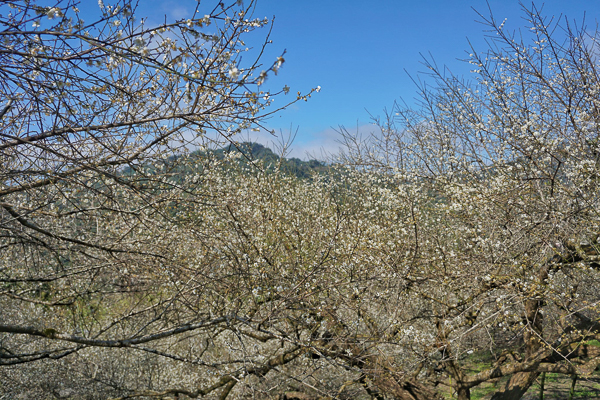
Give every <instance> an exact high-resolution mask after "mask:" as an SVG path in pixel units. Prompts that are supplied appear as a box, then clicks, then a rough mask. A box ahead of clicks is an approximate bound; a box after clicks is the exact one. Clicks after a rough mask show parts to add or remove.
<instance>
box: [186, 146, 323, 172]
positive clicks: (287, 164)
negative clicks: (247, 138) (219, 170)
mask: <svg viewBox="0 0 600 400" xmlns="http://www.w3.org/2000/svg"><path fill="white" fill-rule="evenodd" d="M230 152H235V153H242V154H243V156H241V157H239V160H240V162H241V163H248V162H250V161H255V160H260V161H262V162H263V165H264V167H265V169H266V170H271V171H272V170H273V169H274V168H276V167H277V166H279V168H280V169H281V170H282V171H284V172H287V173H290V174H293V175H296V176H297V177H299V178H308V177H310V175H311V174H312V173H314V172H317V173H321V172H324V171H325V170H326V169H327V165H326V164H325V163H323V162H321V161H317V160H309V161H302V160H300V159H299V158H295V157H294V158H285V157H280V156H278V155H277V154H276V153H274V152H273V151H272V150H271V149H269V148H268V147H265V146H263V145H262V144H259V143H254V142H243V143H239V144H238V145H237V146H234V145H229V146H226V147H223V148H221V149H218V150H213V151H212V154H214V155H215V156H216V157H218V158H223V157H224V156H225V155H226V154H227V153H230ZM192 154H193V155H201V154H202V152H200V151H196V152H194V153H192Z"/></svg>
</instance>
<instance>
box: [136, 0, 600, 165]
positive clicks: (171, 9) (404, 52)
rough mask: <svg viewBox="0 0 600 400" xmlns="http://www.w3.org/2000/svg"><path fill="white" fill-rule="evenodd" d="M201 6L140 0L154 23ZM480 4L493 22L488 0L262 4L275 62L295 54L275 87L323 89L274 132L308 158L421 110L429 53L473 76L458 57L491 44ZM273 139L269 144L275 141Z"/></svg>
mask: <svg viewBox="0 0 600 400" xmlns="http://www.w3.org/2000/svg"><path fill="white" fill-rule="evenodd" d="M203 2H204V3H206V4H207V6H208V5H209V4H210V6H212V4H213V2H211V1H209V0H203ZM201 4H202V3H201ZM527 4H530V3H527ZM542 4H543V14H545V15H547V16H556V17H558V16H559V15H560V14H562V15H563V17H564V16H565V15H566V16H567V17H568V18H569V19H570V20H577V21H578V22H581V20H582V18H583V16H584V12H585V13H586V21H587V25H588V27H589V28H595V24H596V21H597V20H600V1H595V0H594V1H592V0H586V1H584V0H570V1H562V0H561V1H559V0H552V1H545V2H544V3H541V2H537V3H536V5H537V6H538V7H541V6H542ZM194 5H195V2H194V1H189V2H186V1H183V0H163V1H157V0H154V1H150V0H140V6H141V7H140V11H141V12H142V13H151V15H148V16H149V17H151V18H150V19H155V18H158V20H160V19H161V18H164V15H166V16H167V18H183V17H188V16H189V15H191V13H188V12H187V10H192V7H193V6H194ZM489 6H490V8H491V10H492V12H493V14H494V17H495V18H496V19H498V20H503V19H504V18H507V22H506V27H507V28H508V29H518V28H522V27H524V26H525V21H524V20H523V15H524V14H523V13H522V11H521V6H520V5H519V2H518V1H517V0H490V1H489ZM472 7H473V8H475V9H477V10H478V11H480V12H481V13H483V14H484V15H489V11H488V5H487V3H486V1H485V0H470V1H463V0H453V1H449V0H420V1H405V0H344V1H342V0H258V6H257V8H256V12H255V16H256V17H261V18H262V17H265V16H266V17H269V18H271V17H273V16H275V25H274V28H273V33H272V37H271V39H272V40H273V44H272V45H271V46H270V48H269V51H268V52H267V53H266V55H265V59H264V60H265V64H270V63H271V62H272V61H273V60H274V59H275V58H276V57H277V56H278V55H280V54H281V53H282V52H283V50H284V49H285V50H287V53H286V57H285V58H286V63H285V64H284V66H283V68H282V69H281V71H280V73H279V75H278V76H277V77H275V76H272V77H270V78H269V81H268V86H270V87H271V88H273V89H280V88H282V87H283V86H284V85H288V86H290V88H291V89H292V92H293V93H294V92H296V91H298V90H301V91H303V92H306V91H309V90H310V89H311V88H314V87H316V86H321V88H322V90H321V92H320V93H317V94H315V95H314V96H313V97H312V98H311V99H310V100H309V101H308V102H306V103H305V102H302V103H297V104H296V105H294V106H292V107H290V108H289V109H288V110H285V111H283V112H282V113H280V114H278V115H277V116H275V117H273V118H271V119H270V120H269V121H267V125H268V126H269V127H270V128H272V129H275V130H276V131H277V132H279V131H282V132H283V133H284V134H285V133H286V132H289V130H290V127H292V129H293V130H294V131H295V130H296V129H297V131H298V134H297V136H296V139H295V142H294V144H293V151H292V155H294V156H299V157H301V158H306V157H305V153H306V152H307V151H309V152H312V153H318V150H319V149H320V148H321V147H323V148H325V149H328V150H333V151H335V149H336V148H337V145H336V143H335V140H336V139H337V137H338V136H337V134H336V133H335V129H337V128H338V127H339V126H341V125H343V126H345V127H347V128H349V129H354V130H356V129H357V127H358V129H359V130H361V131H365V130H369V129H372V128H371V127H370V126H369V122H370V116H369V113H370V114H372V115H374V116H377V115H382V114H383V110H384V109H385V108H388V109H389V108H390V107H391V106H392V105H393V103H394V101H400V100H401V99H403V100H404V101H405V102H406V103H408V104H412V103H414V98H415V95H416V87H415V85H414V83H413V82H412V81H411V78H410V77H409V75H408V74H410V75H412V76H413V77H417V76H418V73H419V72H420V71H423V70H424V68H423V65H422V64H421V62H422V55H426V56H427V57H429V56H430V55H431V56H432V57H433V58H434V59H435V60H436V62H437V63H438V64H439V65H444V64H445V65H447V66H448V67H449V69H450V70H451V71H452V72H453V73H455V74H458V75H464V76H468V74H469V65H468V64H467V63H464V62H461V61H459V60H458V59H464V58H466V57H467V56H468V52H467V51H466V50H467V49H468V47H469V45H468V41H467V38H469V40H470V41H471V43H472V44H473V45H474V47H475V48H476V49H478V50H485V49H486V47H487V46H486V44H485V33H484V32H483V30H484V29H485V26H483V25H482V24H480V23H478V22H476V20H479V19H480V18H479V17H478V16H477V14H476V13H475V12H474V11H473V10H472ZM140 16H141V15H140ZM280 102H281V101H280ZM281 103H282V102H281ZM265 138H266V136H262V137H260V138H259V139H260V140H262V141H268V140H270V138H268V140H267V139H265Z"/></svg>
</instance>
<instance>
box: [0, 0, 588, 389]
mask: <svg viewBox="0 0 600 400" xmlns="http://www.w3.org/2000/svg"><path fill="white" fill-rule="evenodd" d="M99 6H100V9H99V10H100V16H99V17H98V20H97V21H95V22H93V23H87V22H85V21H83V20H82V18H83V17H82V16H81V15H80V14H82V11H79V10H77V7H76V4H75V3H73V2H59V3H58V4H57V5H53V6H48V7H43V6H38V5H36V3H35V2H33V1H25V0H22V1H11V2H4V3H2V6H1V7H2V8H0V11H1V12H0V14H1V15H2V17H0V22H1V23H2V31H1V32H0V36H1V38H0V43H1V44H0V61H1V62H0V74H1V76H2V80H1V82H0V88H1V89H0V103H1V104H2V108H1V109H0V124H1V129H0V139H1V141H0V163H1V167H0V174H1V176H2V180H1V181H0V249H1V252H2V257H0V316H1V318H0V368H1V369H0V371H2V374H0V385H1V386H0V391H3V392H7V393H21V394H22V395H26V396H29V397H48V396H51V395H52V396H55V397H86V396H87V397H89V398H106V397H110V396H113V397H120V398H134V397H141V398H173V397H179V398H186V397H187V398H199V397H209V398H221V399H224V398H227V397H237V398H242V397H253V398H266V397H268V396H277V395H282V396H285V397H287V398H293V397H294V396H296V398H298V397H300V398H302V396H304V398H306V397H307V396H313V397H315V398H316V397H329V398H361V397H362V398H372V399H373V398H375V399H385V398H396V399H410V400H421V399H436V398H443V396H444V395H445V394H452V393H455V394H456V396H457V397H458V398H459V399H461V400H463V399H469V398H470V396H471V393H472V392H473V391H474V390H475V389H477V388H478V387H480V386H481V385H485V384H488V383H490V382H493V383H497V382H498V380H500V379H502V381H501V383H500V384H497V385H496V386H495V387H492V389H491V390H492V391H493V393H492V394H491V395H490V396H492V398H493V399H495V400H499V399H519V398H521V397H522V396H523V394H524V393H525V392H526V391H527V390H528V389H530V387H531V385H532V383H533V382H534V381H535V380H536V379H537V378H538V377H539V376H540V374H542V373H545V372H555V373H560V374H566V375H572V376H578V377H580V378H585V377H588V376H589V375H590V374H592V372H593V371H594V370H595V369H596V367H597V366H598V365H599V364H600V350H599V349H600V348H599V347H597V346H596V344H597V342H596V341H597V340H600V322H599V316H600V315H599V312H598V311H599V310H598V295H597V290H596V288H597V285H598V284H599V282H598V279H599V278H600V276H599V273H600V271H599V268H600V255H599V253H598V251H597V250H598V236H599V235H600V219H599V218H598V212H597V210H598V209H599V204H598V201H599V195H598V193H599V190H598V189H600V188H599V187H598V185H599V178H598V176H599V164H598V154H599V153H600V149H599V139H598V131H599V130H598V124H599V123H600V115H599V113H598V108H597V107H598V106H597V102H598V93H599V91H600V80H599V78H598V76H599V72H598V65H597V60H598V54H597V43H596V33H590V32H588V31H587V30H585V29H584V28H580V29H571V28H570V25H569V24H566V23H564V24H563V23H562V21H558V20H557V21H548V20H545V19H544V18H543V17H542V16H541V15H540V14H539V13H538V12H537V10H536V9H535V8H533V9H531V10H526V15H527V17H528V18H529V23H530V28H531V30H530V31H528V33H527V34H524V35H523V36H516V35H513V34H510V33H507V32H506V31H505V29H504V25H503V24H502V23H500V24H499V23H497V22H496V21H495V20H494V19H493V18H490V19H488V20H487V22H488V24H489V26H490V28H492V32H493V34H494V36H493V40H492V41H491V42H490V44H491V47H490V49H489V50H488V51H487V52H486V53H478V52H476V51H475V50H473V51H472V55H471V57H470V63H471V64H472V65H473V67H474V71H473V74H474V76H475V77H476V78H475V80H474V81H471V82H467V81H462V80H460V79H457V78H455V77H452V76H448V75H447V74H445V73H444V71H441V70H438V69H437V68H436V67H435V65H434V64H431V65H429V66H430V71H431V78H432V79H433V80H434V81H435V85H432V86H423V87H422V91H421V95H422V103H421V104H420V105H419V106H418V107H416V108H415V109H409V110H405V109H402V108H400V107H397V108H396V109H394V111H393V112H392V113H391V115H389V116H388V118H387V119H386V120H385V121H383V122H382V121H378V124H379V128H380V129H379V131H378V132H376V133H374V134H373V135H372V136H370V137H366V138H364V137H363V138H361V137H357V136H353V135H351V134H350V133H349V132H347V131H343V132H342V133H343V139H345V141H346V144H347V151H346V153H345V154H344V155H342V161H343V163H338V164H337V165H331V168H330V171H329V172H328V173H322V174H314V175H313V176H311V177H309V178H307V179H298V178H296V177H294V176H290V175H288V174H286V173H284V171H283V169H281V168H279V166H278V165H277V163H275V165H270V166H269V168H263V167H264V166H263V165H261V162H260V161H257V160H252V159H251V157H248V154H247V153H246V152H244V151H241V152H239V151H231V152H221V153H218V152H213V151H210V150H209V149H206V148H202V147H199V148H200V150H199V151H196V152H192V153H190V152H189V151H188V149H189V148H190V147H191V146H192V145H202V144H206V143H207V142H206V141H208V140H209V138H210V140H216V141H217V142H219V143H232V144H233V145H236V144H235V142H234V140H233V137H234V135H235V134H236V133H238V132H240V131H241V130H243V129H246V128H253V127H254V128H256V127H261V123H262V122H261V121H262V119H263V118H264V117H265V113H267V110H265V107H266V106H267V105H268V104H269V103H270V102H271V101H272V100H273V98H274V96H276V95H277V94H278V93H262V92H261V87H262V86H261V85H262V83H263V82H264V80H265V79H266V77H267V76H268V74H270V73H271V72H276V71H277V70H278V68H280V67H281V64H282V63H283V58H282V57H279V58H277V59H275V60H270V63H269V67H264V68H263V67H261V65H260V62H261V61H260V59H254V60H252V61H250V62H248V60H247V59H246V58H244V59H242V54H254V53H252V49H249V50H248V51H247V50H246V44H244V42H243V37H245V34H246V33H248V32H250V31H252V30H255V29H259V28H261V27H263V26H264V25H267V24H268V21H265V20H262V19H259V20H256V19H253V18H252V17H251V10H252V9H253V6H254V4H253V3H252V2H250V3H249V4H246V5H244V4H243V3H242V2H236V3H234V4H230V5H227V4H224V3H218V4H217V5H216V6H215V8H212V9H207V10H206V11H204V10H203V9H201V8H202V7H203V6H204V4H202V3H201V4H199V5H197V4H196V3H195V4H194V6H197V7H198V8H197V10H195V11H199V12H195V13H194V14H193V15H199V16H200V17H197V18H191V19H183V20H179V21H175V22H172V23H165V24H163V25H160V26H156V27H152V28H149V27H147V23H146V22H143V23H142V20H139V19H136V18H135V10H134V9H133V7H132V4H131V3H130V2H120V3H118V4H114V5H105V4H103V3H102V2H100V3H99ZM200 11H201V12H200ZM560 28H562V30H561V29H560ZM267 36H268V35H267ZM267 42H268V37H267V38H266V40H265V44H266V43H267ZM254 50H258V51H257V53H258V54H261V53H262V51H261V50H262V48H260V49H256V48H255V49H254ZM430 82H431V80H430ZM288 90H289V89H288V88H287V87H285V88H284V90H282V93H283V94H284V95H285V94H286V93H287V92H288ZM308 95H309V94H307V96H308ZM299 98H302V97H299ZM296 100H298V97H296V98H294V99H292V101H296ZM234 147H235V146H234ZM242 150H243V148H242ZM241 157H247V159H246V160H245V162H241V161H240V158H241ZM475 359H481V360H484V361H485V362H482V365H483V366H482V367H481V368H478V369H477V370H476V371H474V370H473V369H472V368H471V367H472V365H473V362H474V360H475ZM488 389H489V387H488ZM290 391H294V392H299V391H300V392H304V393H303V394H298V393H295V394H294V393H287V394H286V392H290ZM285 397H284V398H285Z"/></svg>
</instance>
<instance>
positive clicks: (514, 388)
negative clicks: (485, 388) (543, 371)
mask: <svg viewBox="0 0 600 400" xmlns="http://www.w3.org/2000/svg"><path fill="white" fill-rule="evenodd" d="M539 374H540V373H539V372H518V373H516V374H514V375H513V376H511V377H510V380H509V381H508V382H506V385H504V387H503V388H502V389H500V391H498V392H496V393H494V395H493V396H492V398H491V399H490V400H519V399H520V398H521V397H523V395H524V394H525V392H526V391H527V389H529V387H530V386H531V385H532V384H533V382H535V380H536V379H537V377H538V375H539Z"/></svg>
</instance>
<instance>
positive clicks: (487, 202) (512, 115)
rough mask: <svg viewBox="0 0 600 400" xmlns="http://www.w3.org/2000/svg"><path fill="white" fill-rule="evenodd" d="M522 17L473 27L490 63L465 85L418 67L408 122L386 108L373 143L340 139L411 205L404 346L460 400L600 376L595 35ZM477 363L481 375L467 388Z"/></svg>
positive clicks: (404, 113)
mask: <svg viewBox="0 0 600 400" xmlns="http://www.w3.org/2000/svg"><path fill="white" fill-rule="evenodd" d="M525 15H526V17H527V20H528V23H529V26H528V31H527V32H525V33H522V32H519V33H510V32H507V30H506V29H505V27H504V23H498V22H497V21H496V20H494V19H493V18H491V17H490V18H486V17H485V16H481V17H482V18H483V20H484V21H485V22H486V23H487V24H488V25H489V27H490V32H491V34H490V35H491V37H490V48H489V49H488V50H487V51H485V52H483V53H479V52H477V51H476V50H475V49H472V51H471V54H470V59H469V63H470V64H471V65H472V67H473V71H472V73H473V74H474V75H473V76H474V77H475V79H474V80H472V81H464V80H461V79H458V78H456V77H454V76H452V75H449V74H448V73H447V71H444V70H441V69H438V67H436V65H435V64H434V63H428V64H427V66H428V68H429V70H430V78H431V79H433V81H434V82H435V84H433V85H429V86H427V85H423V86H422V88H421V100H422V103H421V104H420V106H419V107H418V108H417V109H412V110H405V109H402V108H401V107H396V108H395V109H394V111H393V113H391V115H388V116H387V119H385V120H383V121H382V120H379V121H377V122H378V125H379V127H380V131H379V132H377V134H373V135H372V136H371V137H368V138H360V137H357V136H354V135H351V134H350V133H349V132H347V131H344V132H343V133H344V137H345V140H346V143H347V144H348V151H347V152H346V155H345V160H346V162H347V163H349V164H352V165H357V166H359V167H360V168H362V169H364V170H366V171H369V172H371V173H374V172H378V173H383V174H386V175H390V176H395V177H397V181H398V184H399V185H401V186H402V187H404V188H405V189H403V190H405V191H407V193H410V195H409V197H408V199H412V203H413V206H412V208H411V209H410V210H409V213H408V214H407V215H405V217H404V218H405V219H404V220H403V223H401V224H399V225H398V230H400V231H406V233H405V235H404V236H400V237H397V239H395V240H396V241H402V242H404V243H411V245H410V246H409V250H408V251H407V252H406V253H405V255H401V254H398V257H399V260H401V261H399V265H401V266H402V267H401V268H402V269H401V276H402V279H403V280H404V281H405V290H404V291H403V292H402V293H403V295H404V296H406V299H405V301H404V302H403V304H408V305H410V306H405V311H404V313H403V323H402V324H401V329H400V331H401V332H406V334H409V333H410V335H411V336H412V338H413V339H411V340H410V341H409V342H410V348H407V349H406V351H407V352H410V353H412V354H413V356H412V359H413V360H414V361H413V365H412V371H414V372H413V373H414V376H416V377H417V378H418V377H421V379H424V380H425V381H428V382H430V383H431V384H435V385H444V384H448V382H451V384H450V385H451V386H452V390H453V391H454V392H455V393H456V394H457V396H458V398H459V399H467V398H469V396H470V391H471V390H472V389H473V388H475V387H477V386H478V385H479V384H481V383H483V382H486V381H489V380H496V379H499V378H504V377H508V381H506V383H505V384H503V385H501V386H500V387H499V388H498V389H497V392H496V393H495V394H494V395H493V397H492V398H493V399H519V398H521V396H522V395H523V394H524V393H525V391H527V390H528V388H529V387H530V386H531V385H532V383H533V382H534V381H535V380H536V378H537V377H538V376H539V375H540V374H541V373H544V372H556V373H561V374H567V375H573V376H579V377H586V376H589V374H591V373H592V371H594V369H595V368H596V367H597V366H598V365H599V363H600V358H598V356H599V355H600V354H599V351H598V348H597V347H595V346H594V345H593V343H595V342H594V341H593V340H597V339H598V338H600V331H599V328H600V324H599V322H598V318H599V316H600V315H599V313H598V311H599V309H598V304H599V303H598V295H597V288H598V284H599V282H598V279H599V278H600V275H599V273H600V271H599V267H600V263H599V261H600V258H599V256H600V252H599V251H598V250H599V249H600V248H599V245H598V237H599V235H600V219H599V218H598V217H599V216H598V212H597V210H598V207H599V201H600V197H599V193H600V192H599V186H598V185H599V184H600V180H599V168H600V164H599V153H600V152H599V147H598V145H599V140H598V139H599V136H598V134H599V123H600V114H599V108H598V106H599V98H598V93H599V90H600V80H599V67H598V42H597V38H598V36H597V35H598V33H597V32H590V31H588V30H587V29H586V27H585V26H583V27H579V28H574V26H576V25H574V24H570V23H568V21H567V20H560V19H555V20H552V19H548V18H544V17H543V16H542V15H541V14H540V13H539V12H538V10H537V9H536V8H535V7H534V6H533V7H532V8H531V9H525ZM382 332H389V330H385V329H383V330H382ZM394 332H395V331H394ZM473 357H483V358H484V359H490V357H491V360H492V362H491V364H490V365H489V367H488V368H484V369H483V370H481V371H478V372H477V373H473V372H471V371H470V370H469V365H470V364H472V360H473ZM426 368H430V370H429V372H423V370H424V369H426ZM442 372H443V374H442ZM444 374H445V375H444ZM442 376H444V378H441V377H442ZM448 376H449V377H450V378H451V379H450V380H449V381H448V380H447V379H448ZM436 379H437V380H438V381H436ZM444 379H446V381H445V382H443V380H444Z"/></svg>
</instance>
